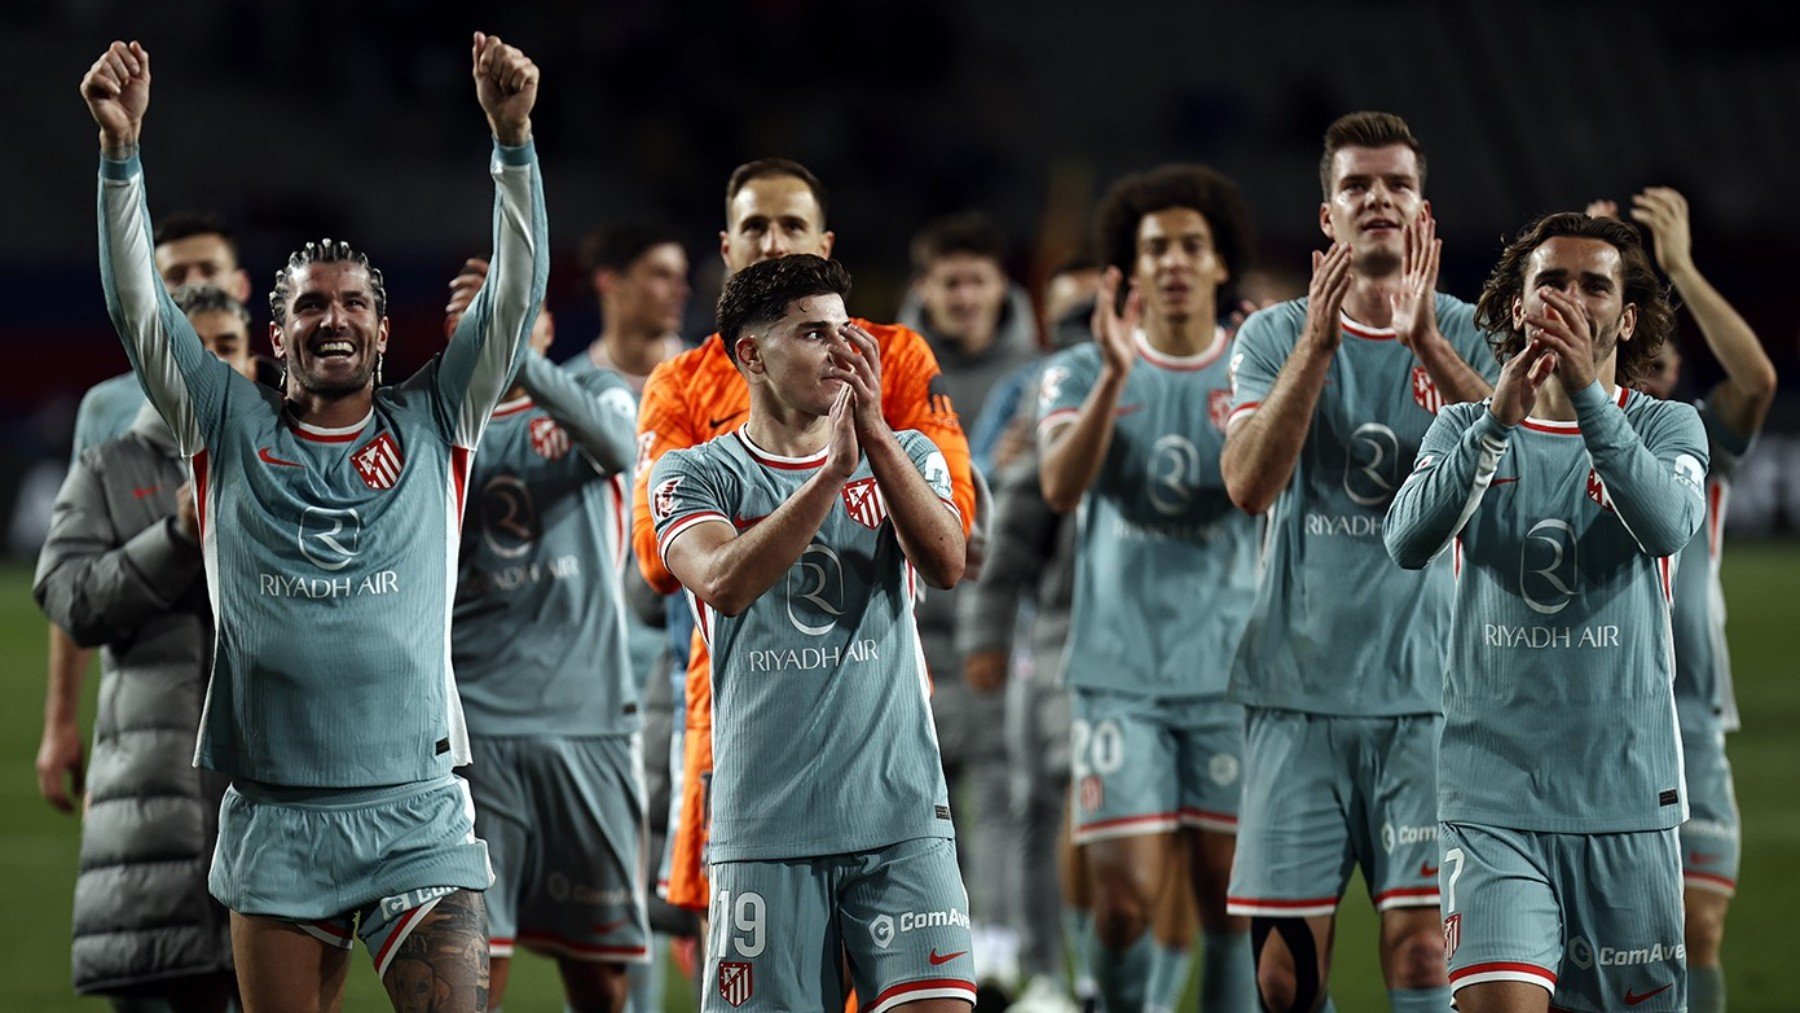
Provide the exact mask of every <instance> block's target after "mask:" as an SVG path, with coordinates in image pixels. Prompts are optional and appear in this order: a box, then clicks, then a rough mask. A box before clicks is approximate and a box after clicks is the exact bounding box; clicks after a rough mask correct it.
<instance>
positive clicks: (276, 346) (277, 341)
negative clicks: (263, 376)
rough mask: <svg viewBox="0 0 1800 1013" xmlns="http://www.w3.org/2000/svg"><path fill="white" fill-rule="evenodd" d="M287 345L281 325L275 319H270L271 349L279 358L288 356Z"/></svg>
mask: <svg viewBox="0 0 1800 1013" xmlns="http://www.w3.org/2000/svg"><path fill="white" fill-rule="evenodd" d="M286 345H287V340H286V339H285V338H284V337H283V335H282V333H281V325H280V324H278V323H276V322H275V321H273V320H271V321H269V349H270V350H271V351H273V352H274V353H275V357H276V358H277V359H285V358H287V348H286Z"/></svg>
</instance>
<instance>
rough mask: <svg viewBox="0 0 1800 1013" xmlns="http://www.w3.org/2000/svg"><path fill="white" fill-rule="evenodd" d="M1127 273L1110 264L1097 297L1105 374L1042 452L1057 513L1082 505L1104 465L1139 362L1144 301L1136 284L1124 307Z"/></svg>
mask: <svg viewBox="0 0 1800 1013" xmlns="http://www.w3.org/2000/svg"><path fill="white" fill-rule="evenodd" d="M1123 283H1124V276H1123V275H1122V274H1121V272H1120V271H1119V269H1118V268H1116V267H1109V268H1107V269H1106V277H1105V278H1104V279H1103V280H1102V281H1101V283H1100V295H1099V297H1098V298H1096V299H1095V300H1094V316H1093V321H1092V325H1091V326H1092V328H1093V332H1094V345H1095V347H1096V348H1098V349H1099V350H1100V376H1099V379H1097V380H1096V381H1095V383H1094V386H1093V387H1092V388H1091V389H1090V390H1089V391H1088V395H1087V398H1086V399H1085V400H1084V401H1082V402H1081V408H1080V409H1079V410H1077V411H1076V413H1075V418H1074V419H1072V420H1070V421H1069V422H1066V423H1063V424H1062V425H1060V426H1057V427H1055V428H1053V429H1050V430H1048V431H1046V432H1045V433H1044V435H1043V437H1042V439H1041V453H1040V454H1039V455H1038V484H1039V485H1040V486H1041V487H1042V489H1043V491H1044V502H1046V503H1048V504H1050V507H1051V509H1053V510H1055V511H1056V512H1058V513H1065V514H1066V513H1069V512H1070V511H1072V510H1074V509H1075V508H1076V507H1077V506H1079V505H1081V497H1083V496H1085V495H1086V494H1087V491H1088V489H1090V488H1092V487H1093V484H1094V479H1096V478H1098V477H1099V475H1100V465H1101V464H1102V463H1103V462H1105V460H1106V452H1107V450H1108V449H1109V448H1110V447H1111V446H1112V436H1113V423H1114V419H1115V418H1116V416H1115V415H1114V409H1116V408H1117V407H1118V406H1119V397H1120V395H1121V394H1123V393H1124V391H1125V381H1126V380H1127V379H1129V378H1130V376H1131V367H1132V365H1133V363H1135V362H1136V361H1137V338H1136V335H1137V329H1138V321H1139V319H1140V318H1141V317H1142V315H1143V301H1142V299H1141V297H1140V296H1139V295H1138V293H1137V291H1136V290H1135V289H1134V290H1133V291H1132V292H1131V294H1130V295H1129V296H1127V297H1126V300H1125V310H1124V312H1122V313H1121V312H1119V311H1118V309H1117V307H1118V305H1119V302H1118V299H1119V286H1120V285H1121V284H1123Z"/></svg>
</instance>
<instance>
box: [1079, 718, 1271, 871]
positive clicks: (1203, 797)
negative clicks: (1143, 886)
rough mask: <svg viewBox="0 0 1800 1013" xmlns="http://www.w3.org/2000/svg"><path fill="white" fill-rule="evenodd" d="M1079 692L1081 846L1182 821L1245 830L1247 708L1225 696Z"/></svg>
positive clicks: (1171, 827) (1229, 830)
mask: <svg viewBox="0 0 1800 1013" xmlns="http://www.w3.org/2000/svg"><path fill="white" fill-rule="evenodd" d="M1070 692H1071V696H1072V702H1073V719H1072V720H1071V722H1070V729H1069V731H1070V735H1069V766H1070V776H1069V792H1070V799H1069V814H1070V818H1071V819H1072V820H1074V825H1073V827H1072V832H1073V834H1074V840H1075V843H1077V844H1087V843H1089V842H1091V841H1099V840H1106V839H1108V838H1113V837H1130V836H1135V835H1138V834H1160V833H1169V832H1172V831H1174V830H1176V829H1178V828H1181V827H1193V828H1197V829H1200V830H1211V831H1215V832H1218V833H1226V834H1230V833H1236V832H1237V824H1238V796H1239V793H1240V791H1241V790H1242V787H1243V785H1242V783H1241V780H1240V777H1239V771H1240V770H1241V767H1242V759H1243V755H1244V709H1243V707H1241V706H1239V705H1237V704H1234V703H1229V702H1226V701H1224V700H1219V699H1216V698H1212V699H1192V698H1158V697H1145V696H1135V695H1131V694H1124V693H1107V692H1103V691H1097V690H1088V689H1079V688H1077V689H1073V690H1071V691H1070Z"/></svg>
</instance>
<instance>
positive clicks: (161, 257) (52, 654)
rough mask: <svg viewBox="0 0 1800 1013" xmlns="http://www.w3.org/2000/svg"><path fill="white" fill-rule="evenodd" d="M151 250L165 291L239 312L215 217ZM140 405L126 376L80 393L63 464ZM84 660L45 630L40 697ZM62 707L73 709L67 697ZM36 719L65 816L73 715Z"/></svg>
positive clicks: (47, 774)
mask: <svg viewBox="0 0 1800 1013" xmlns="http://www.w3.org/2000/svg"><path fill="white" fill-rule="evenodd" d="M155 244H156V245H155V249H154V250H153V251H152V255H153V256H154V258H155V261H156V273H157V274H159V275H161V276H162V279H163V284H164V285H166V286H168V287H169V288H170V289H176V288H181V287H184V286H188V285H209V286H212V287H214V288H218V289H220V290H222V291H223V292H224V293H225V294H226V295H228V296H230V297H231V298H232V299H234V300H236V301H237V302H238V304H239V305H240V306H241V305H242V304H243V303H244V302H245V301H247V300H248V299H249V298H250V276H249V275H248V274H246V273H245V272H244V269H243V268H241V267H239V266H238V259H237V245H236V243H235V242H234V241H233V239H232V236H231V232H230V230H229V229H227V228H226V227H225V225H224V224H223V223H222V222H220V221H219V220H218V219H216V218H213V217H211V216H208V215H197V214H173V215H170V216H169V217H167V218H165V219H163V222H162V224H161V225H159V226H157V229H156V238H155ZM144 403H145V402H144V388H143V387H142V386H141V385H140V384H139V383H138V378H137V374H135V373H133V372H131V371H130V370H126V371H125V372H123V373H120V374H119V375H118V376H115V377H112V378H110V379H106V380H102V381H100V382H99V383H97V384H95V385H94V386H92V387H90V388H88V391H87V393H86V394H83V395H82V397H81V406H80V407H79V408H78V409H76V412H75V440H74V444H75V445H74V449H73V450H72V451H71V453H70V466H71V467H73V466H74V462H75V461H78V460H80V459H81V455H82V454H83V453H84V452H86V451H87V449H88V448H90V447H93V446H97V445H99V444H101V443H104V442H106V441H107V440H110V439H113V438H115V437H119V436H123V435H125V433H126V431H127V430H129V429H130V428H131V426H132V423H133V422H134V421H135V420H136V418H137V415H138V412H139V410H141V409H142V408H143V407H144ZM92 656H93V652H92V651H90V650H88V649H86V648H83V647H81V646H80V645H78V644H76V643H75V641H74V640H73V639H71V638H70V637H69V635H68V634H67V633H65V632H63V631H62V630H61V629H59V628H57V626H56V624H55V623H51V624H50V644H49V651H48V654H47V658H48V661H49V665H48V668H49V674H48V686H49V696H48V697H46V699H47V700H48V701H49V702H50V703H51V704H52V705H55V704H56V702H57V700H58V699H59V691H58V687H68V686H77V687H78V686H80V685H81V682H82V680H83V679H84V678H86V676H87V671H88V668H89V667H90V659H91V658H92ZM70 703H71V705H73V703H74V701H73V699H71V700H70ZM44 717H45V723H44V739H43V741H42V743H40V745H39V747H38V755H37V772H38V790H39V791H40V792H41V793H42V794H43V796H44V798H45V799H46V800H47V801H48V802H49V803H50V804H51V805H52V806H55V807H56V808H58V809H60V810H62V811H63V812H73V811H74V802H73V801H72V799H71V797H70V796H71V792H70V790H69V788H66V787H64V779H65V778H68V779H69V783H70V784H72V785H73V788H74V791H73V794H74V795H80V794H82V793H83V786H82V783H81V782H82V775H83V773H84V766H85V765H84V763H83V761H82V758H81V732H80V730H79V729H77V728H76V727H75V725H74V720H75V714H74V711H73V710H68V711H67V712H63V713H50V712H49V711H46V713H45V715H44Z"/></svg>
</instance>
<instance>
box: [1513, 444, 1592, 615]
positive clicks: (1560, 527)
mask: <svg viewBox="0 0 1800 1013" xmlns="http://www.w3.org/2000/svg"><path fill="white" fill-rule="evenodd" d="M1589 474H1590V475H1591V474H1592V472H1590V473H1589ZM1591 488H1592V486H1591V483H1590V489H1591ZM1580 588H1581V571H1580V569H1578V568H1577V567H1576V565H1575V527H1574V526H1573V525H1571V524H1570V523H1569V522H1568V521H1565V520H1559V519H1557V518H1554V517H1551V518H1545V519H1544V520H1541V521H1538V522H1537V523H1536V524H1533V525H1532V526H1531V528H1530V530H1528V531H1526V532H1525V540H1524V541H1523V542H1522V543H1521V544H1520V546H1519V596H1520V597H1521V598H1524V599H1525V604H1526V605H1528V606H1530V608H1531V610H1532V611H1533V612H1536V613H1537V614H1539V615H1544V616H1553V615H1555V614H1557V613H1558V612H1561V611H1562V610H1563V609H1565V608H1568V607H1569V603H1570V602H1572V601H1574V600H1575V597H1576V595H1578V594H1579V593H1580Z"/></svg>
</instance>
